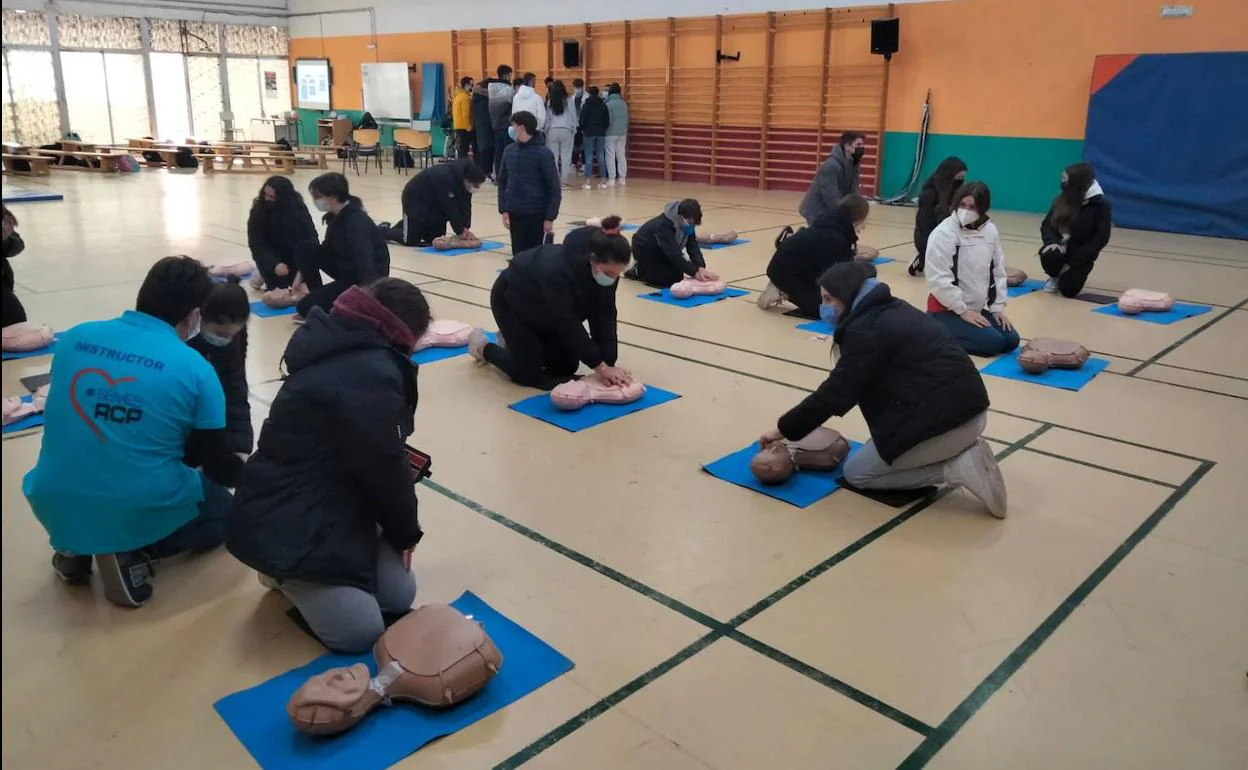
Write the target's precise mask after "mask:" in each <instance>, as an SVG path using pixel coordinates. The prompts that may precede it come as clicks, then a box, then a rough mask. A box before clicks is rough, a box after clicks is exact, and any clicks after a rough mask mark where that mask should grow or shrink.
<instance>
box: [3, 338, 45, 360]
mask: <svg viewBox="0 0 1248 770" xmlns="http://www.w3.org/2000/svg"><path fill="white" fill-rule="evenodd" d="M53 335H54V336H53V337H52V342H51V343H49V344H47V345H45V346H43V347H41V348H37V349H35V350H26V351H23V352H21V353H18V352H16V351H11V350H6V351H4V356H3V359H2V360H4V361H16V360H17V359H19V358H38V357H39V356H50V355H52V354H53V353H55V352H56V336H55V332H54V333H53Z"/></svg>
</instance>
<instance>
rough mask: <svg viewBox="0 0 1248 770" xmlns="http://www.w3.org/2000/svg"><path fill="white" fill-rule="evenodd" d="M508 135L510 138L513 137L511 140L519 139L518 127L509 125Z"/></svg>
mask: <svg viewBox="0 0 1248 770" xmlns="http://www.w3.org/2000/svg"><path fill="white" fill-rule="evenodd" d="M507 136H508V138H510V139H511V141H513V142H515V141H517V139H516V127H515V126H507Z"/></svg>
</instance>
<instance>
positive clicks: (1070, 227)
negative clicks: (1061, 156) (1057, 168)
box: [1040, 163, 1113, 297]
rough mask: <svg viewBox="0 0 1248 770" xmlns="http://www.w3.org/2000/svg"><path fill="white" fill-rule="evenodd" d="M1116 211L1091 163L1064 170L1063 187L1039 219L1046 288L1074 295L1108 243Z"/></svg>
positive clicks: (1064, 294)
mask: <svg viewBox="0 0 1248 770" xmlns="http://www.w3.org/2000/svg"><path fill="white" fill-rule="evenodd" d="M1112 229H1113V213H1112V212H1111V210H1110V206H1109V200H1108V199H1107V198H1106V197H1105V192H1104V191H1103V190H1101V185H1100V184H1099V183H1098V182H1097V181H1096V176H1095V173H1094V172H1093V170H1092V166H1090V165H1088V164H1087V163H1075V164H1073V165H1070V166H1067V167H1066V170H1065V171H1063V172H1062V191H1061V192H1060V193H1058V196H1057V197H1056V198H1054V199H1053V205H1052V207H1050V208H1049V213H1048V214H1047V215H1046V216H1045V217H1044V221H1043V222H1041V223H1040V237H1041V238H1043V239H1044V245H1043V246H1041V247H1040V265H1041V266H1042V267H1043V268H1044V272H1045V273H1047V274H1048V276H1049V279H1048V280H1047V281H1045V282H1044V290H1045V291H1047V292H1049V293H1050V294H1056V293H1057V292H1061V293H1062V296H1063V297H1074V296H1077V295H1078V294H1079V292H1081V291H1083V285H1084V284H1085V283H1087V282H1088V276H1089V275H1091V274H1092V266H1093V265H1095V264H1096V258H1097V257H1099V256H1100V255H1101V249H1103V248H1105V246H1106V245H1108V244H1109V235H1110V231H1111V230H1112Z"/></svg>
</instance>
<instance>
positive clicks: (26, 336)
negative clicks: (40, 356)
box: [4, 321, 55, 353]
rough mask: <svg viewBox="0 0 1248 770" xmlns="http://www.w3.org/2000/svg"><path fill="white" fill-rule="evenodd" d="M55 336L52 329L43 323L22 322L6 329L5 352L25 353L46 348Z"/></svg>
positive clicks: (10, 325)
mask: <svg viewBox="0 0 1248 770" xmlns="http://www.w3.org/2000/svg"><path fill="white" fill-rule="evenodd" d="M53 339H55V335H53V334H52V329H50V328H49V327H47V326H44V325H43V324H41V323H32V322H30V321H22V322H21V323H15V324H9V325H8V326H6V327H4V350H5V352H6V353H25V352H27V351H31V350H39V349H40V348H46V347H47V346H48V345H51V344H52V340H53Z"/></svg>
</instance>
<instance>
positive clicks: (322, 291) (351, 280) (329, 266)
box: [295, 243, 359, 318]
mask: <svg viewBox="0 0 1248 770" xmlns="http://www.w3.org/2000/svg"><path fill="white" fill-rule="evenodd" d="M295 264H296V265H297V266H298V268H299V274H300V275H302V276H303V282H304V284H305V285H306V286H307V287H308V296H306V297H304V298H303V299H301V300H299V303H298V304H297V305H295V312H297V313H298V314H299V315H301V316H303V317H304V318H307V316H308V313H309V312H310V311H311V310H312V308H314V307H319V308H321V309H322V310H324V311H325V312H326V313H328V312H329V311H330V309H331V308H332V307H333V306H334V300H336V299H338V295H339V294H342V293H343V292H344V291H346V290H347V289H349V288H351V287H352V286H354V285H356V284H357V283H359V280H358V279H357V278H356V277H355V272H354V271H353V270H344V269H343V267H342V265H341V264H339V262H338V260H337V259H335V258H334V253H333V252H332V251H330V250H329V249H328V248H326V247H325V246H324V245H322V244H319V243H301V244H299V245H298V246H296V247H295ZM321 271H324V272H325V273H326V274H327V275H329V277H330V278H333V279H334V280H332V281H330V282H329V283H325V282H324V281H322V280H321Z"/></svg>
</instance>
